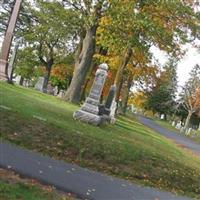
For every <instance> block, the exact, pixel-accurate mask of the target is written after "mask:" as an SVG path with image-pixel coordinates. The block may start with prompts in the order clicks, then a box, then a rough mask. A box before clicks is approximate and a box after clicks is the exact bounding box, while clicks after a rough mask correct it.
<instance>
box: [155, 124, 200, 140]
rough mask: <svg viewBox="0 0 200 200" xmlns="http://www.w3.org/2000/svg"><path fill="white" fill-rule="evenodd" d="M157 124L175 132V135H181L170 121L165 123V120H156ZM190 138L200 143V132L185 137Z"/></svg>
mask: <svg viewBox="0 0 200 200" xmlns="http://www.w3.org/2000/svg"><path fill="white" fill-rule="evenodd" d="M155 122H156V123H157V124H158V125H160V126H162V127H163V128H166V129H168V130H170V131H173V132H175V133H178V134H181V133H180V132H179V130H177V129H176V128H175V127H173V126H172V125H171V124H170V123H169V122H168V121H163V120H155ZM185 136H187V137H189V138H190V139H192V140H194V141H195V142H198V143H200V130H197V131H195V135H193V134H190V135H185Z"/></svg>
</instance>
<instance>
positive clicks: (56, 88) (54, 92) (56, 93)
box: [53, 86, 58, 96]
mask: <svg viewBox="0 0 200 200" xmlns="http://www.w3.org/2000/svg"><path fill="white" fill-rule="evenodd" d="M53 95H54V96H57V95H58V86H55V87H54V89H53Z"/></svg>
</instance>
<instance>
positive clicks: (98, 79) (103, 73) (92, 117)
mask: <svg viewBox="0 0 200 200" xmlns="http://www.w3.org/2000/svg"><path fill="white" fill-rule="evenodd" d="M107 70H108V65H107V64H105V63H103V64H101V65H100V66H99V68H98V69H97V71H96V74H95V79H94V82H93V85H92V88H91V90H90V94H89V96H88V97H87V98H86V101H85V103H84V104H83V106H82V107H81V109H80V110H78V111H76V112H74V115H73V117H74V119H76V120H80V121H82V122H86V123H90V124H93V125H99V124H100V123H101V120H102V116H101V115H100V114H99V104H100V98H101V94H102V90H103V86H104V83H105V80H106V77H107Z"/></svg>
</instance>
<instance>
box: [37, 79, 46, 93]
mask: <svg viewBox="0 0 200 200" xmlns="http://www.w3.org/2000/svg"><path fill="white" fill-rule="evenodd" d="M44 81H45V79H44V77H41V76H40V77H39V78H38V81H37V83H36V84H35V89H36V90H38V91H40V92H44Z"/></svg>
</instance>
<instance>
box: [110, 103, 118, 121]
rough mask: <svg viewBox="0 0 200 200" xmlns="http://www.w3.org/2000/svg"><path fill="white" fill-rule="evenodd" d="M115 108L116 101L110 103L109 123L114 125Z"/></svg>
mask: <svg viewBox="0 0 200 200" xmlns="http://www.w3.org/2000/svg"><path fill="white" fill-rule="evenodd" d="M116 108H117V103H116V101H113V102H112V105H111V108H110V119H111V120H110V122H111V124H114V123H115V121H116V119H115V112H116Z"/></svg>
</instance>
